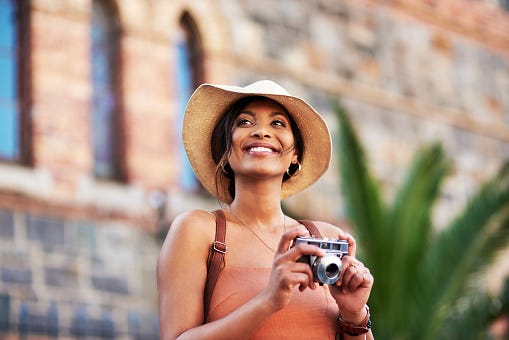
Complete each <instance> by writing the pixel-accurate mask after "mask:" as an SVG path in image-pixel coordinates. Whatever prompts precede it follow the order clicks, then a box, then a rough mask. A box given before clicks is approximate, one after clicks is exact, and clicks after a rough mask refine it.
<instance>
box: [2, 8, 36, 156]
mask: <svg viewBox="0 0 509 340" xmlns="http://www.w3.org/2000/svg"><path fill="white" fill-rule="evenodd" d="M29 15H30V6H29V3H28V1H26V0H23V1H14V0H0V160H3V161H8V162H16V163H22V164H28V163H29V162H30V153H31V150H30V143H29V140H30V134H31V132H30V129H29V121H28V113H29V109H30V74H29V65H30V63H29V58H30V52H29V51H30V40H29V38H30V37H29V32H30V27H29V24H30V20H29Z"/></svg>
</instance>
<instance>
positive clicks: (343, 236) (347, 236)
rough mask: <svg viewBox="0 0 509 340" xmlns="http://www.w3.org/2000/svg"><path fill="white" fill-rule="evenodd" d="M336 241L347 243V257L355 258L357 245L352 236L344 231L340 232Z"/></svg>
mask: <svg viewBox="0 0 509 340" xmlns="http://www.w3.org/2000/svg"><path fill="white" fill-rule="evenodd" d="M338 239H340V240H345V241H347V242H348V255H350V256H353V257H355V253H356V252H357V243H356V242H355V239H354V238H353V236H352V235H351V234H349V233H347V232H346V231H342V230H341V231H340V232H339V234H338Z"/></svg>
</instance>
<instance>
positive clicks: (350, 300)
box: [330, 255, 374, 323]
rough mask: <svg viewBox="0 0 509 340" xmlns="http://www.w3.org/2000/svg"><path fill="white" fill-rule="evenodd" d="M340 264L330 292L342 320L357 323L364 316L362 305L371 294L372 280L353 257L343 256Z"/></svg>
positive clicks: (367, 271) (371, 276) (369, 274)
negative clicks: (340, 267)
mask: <svg viewBox="0 0 509 340" xmlns="http://www.w3.org/2000/svg"><path fill="white" fill-rule="evenodd" d="M342 262H343V269H342V271H341V275H340V277H339V280H338V281H337V282H336V283H335V284H334V285H331V286H330V291H331V294H332V296H333V297H334V299H335V300H336V303H337V304H338V307H339V312H340V314H341V316H342V317H343V319H345V320H346V321H348V322H352V323H358V322H360V321H362V320H363V319H364V317H365V315H366V311H365V308H364V305H365V304H366V303H367V301H368V298H369V294H370V293H371V288H372V287H373V281H374V278H373V275H371V273H370V272H369V269H368V268H366V267H365V266H364V264H363V263H362V262H360V261H359V260H357V259H356V258H355V257H353V256H351V255H347V256H344V257H343V260H342Z"/></svg>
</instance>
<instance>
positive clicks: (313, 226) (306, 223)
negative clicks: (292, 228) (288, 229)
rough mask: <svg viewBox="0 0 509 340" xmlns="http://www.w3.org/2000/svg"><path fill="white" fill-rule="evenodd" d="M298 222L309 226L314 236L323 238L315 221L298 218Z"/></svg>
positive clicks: (308, 228)
mask: <svg viewBox="0 0 509 340" xmlns="http://www.w3.org/2000/svg"><path fill="white" fill-rule="evenodd" d="M298 222H299V223H300V224H303V225H304V226H305V227H306V228H307V230H308V231H309V233H310V234H311V236H312V237H316V238H322V234H320V231H319V230H318V228H317V227H316V225H315V224H314V223H313V222H311V221H307V220H298Z"/></svg>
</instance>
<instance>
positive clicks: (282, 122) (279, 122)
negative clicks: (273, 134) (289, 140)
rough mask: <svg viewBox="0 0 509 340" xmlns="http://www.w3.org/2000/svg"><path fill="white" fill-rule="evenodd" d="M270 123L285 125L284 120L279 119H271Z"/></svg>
mask: <svg viewBox="0 0 509 340" xmlns="http://www.w3.org/2000/svg"><path fill="white" fill-rule="evenodd" d="M272 125H276V126H281V127H286V122H285V121H283V120H281V119H275V120H273V121H272Z"/></svg>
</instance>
